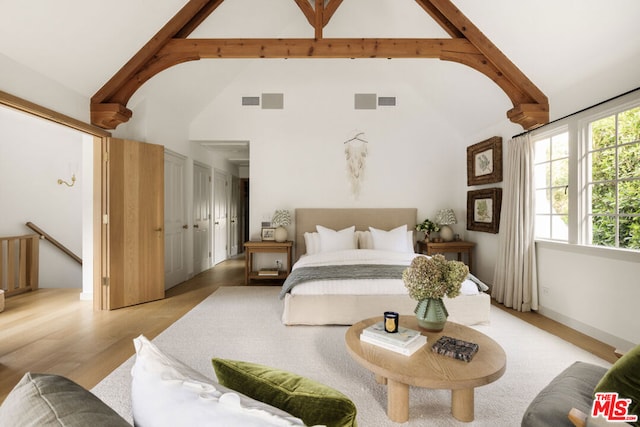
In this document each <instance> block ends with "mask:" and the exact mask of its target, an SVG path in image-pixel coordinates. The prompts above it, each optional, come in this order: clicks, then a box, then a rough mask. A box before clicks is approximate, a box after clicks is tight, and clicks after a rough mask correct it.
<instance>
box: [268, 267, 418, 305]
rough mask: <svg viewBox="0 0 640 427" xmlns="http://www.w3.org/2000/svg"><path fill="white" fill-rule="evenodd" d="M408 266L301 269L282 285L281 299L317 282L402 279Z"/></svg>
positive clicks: (290, 275) (295, 271)
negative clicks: (299, 286)
mask: <svg viewBox="0 0 640 427" xmlns="http://www.w3.org/2000/svg"><path fill="white" fill-rule="evenodd" d="M406 269H407V266H406V265H376V264H350V265H327V266H319V267H300V268H297V269H295V270H293V271H292V272H291V274H289V276H288V277H287V279H286V280H285V281H284V284H283V285H282V291H280V299H282V298H284V296H285V294H286V293H287V292H290V291H291V289H292V288H293V287H294V286H296V285H298V284H300V283H304V282H311V281H315V280H344V279H400V280H401V279H402V272H403V271H404V270H406Z"/></svg>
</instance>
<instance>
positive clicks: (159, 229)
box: [154, 227, 162, 231]
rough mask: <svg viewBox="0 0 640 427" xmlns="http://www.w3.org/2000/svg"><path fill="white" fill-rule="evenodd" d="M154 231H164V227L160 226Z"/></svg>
mask: <svg viewBox="0 0 640 427" xmlns="http://www.w3.org/2000/svg"><path fill="white" fill-rule="evenodd" d="M154 231H162V227H158V228H156V229H155V230H154Z"/></svg>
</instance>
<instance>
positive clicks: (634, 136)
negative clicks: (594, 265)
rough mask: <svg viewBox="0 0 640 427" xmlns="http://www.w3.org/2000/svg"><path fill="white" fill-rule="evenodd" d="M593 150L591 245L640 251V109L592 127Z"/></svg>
mask: <svg viewBox="0 0 640 427" xmlns="http://www.w3.org/2000/svg"><path fill="white" fill-rule="evenodd" d="M590 149H591V150H593V151H592V152H591V155H590V158H591V184H590V189H591V214H592V243H593V244H594V245H601V246H611V247H616V246H617V247H621V248H629V249H640V107H637V108H634V109H631V110H627V111H624V112H622V113H619V114H617V115H613V116H610V117H605V118H603V119H600V120H598V121H595V122H593V123H591V147H590ZM616 232H617V236H616ZM616 237H617V239H616ZM616 240H617V242H616Z"/></svg>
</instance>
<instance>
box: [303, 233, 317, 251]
mask: <svg viewBox="0 0 640 427" xmlns="http://www.w3.org/2000/svg"><path fill="white" fill-rule="evenodd" d="M304 246H305V247H306V248H307V251H306V253H307V255H313V254H317V253H318V252H320V234H319V233H309V232H306V233H304Z"/></svg>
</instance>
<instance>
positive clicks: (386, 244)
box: [369, 224, 413, 252]
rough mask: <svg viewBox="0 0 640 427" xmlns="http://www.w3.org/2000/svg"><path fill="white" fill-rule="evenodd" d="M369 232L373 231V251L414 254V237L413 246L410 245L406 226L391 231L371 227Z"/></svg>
mask: <svg viewBox="0 0 640 427" xmlns="http://www.w3.org/2000/svg"><path fill="white" fill-rule="evenodd" d="M369 230H370V231H371V237H372V240H373V249H377V250H383V251H394V252H413V237H412V238H411V244H409V243H408V239H407V236H408V233H407V225H406V224H405V225H401V226H400V227H396V228H394V229H393V230H389V231H384V230H378V229H377V228H373V227H369ZM412 236H413V235H412ZM409 248H410V249H409Z"/></svg>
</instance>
